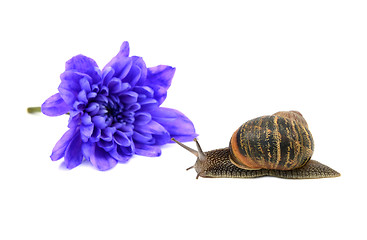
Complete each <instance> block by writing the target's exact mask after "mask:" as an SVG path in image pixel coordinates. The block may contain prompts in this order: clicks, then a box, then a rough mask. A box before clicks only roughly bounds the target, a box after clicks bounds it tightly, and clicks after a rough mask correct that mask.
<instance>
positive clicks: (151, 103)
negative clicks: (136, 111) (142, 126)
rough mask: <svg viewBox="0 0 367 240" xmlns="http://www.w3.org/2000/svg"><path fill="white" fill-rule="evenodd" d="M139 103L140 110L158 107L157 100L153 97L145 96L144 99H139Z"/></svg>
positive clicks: (149, 110)
mask: <svg viewBox="0 0 367 240" xmlns="http://www.w3.org/2000/svg"><path fill="white" fill-rule="evenodd" d="M139 104H140V107H141V108H140V110H141V111H142V112H151V111H153V110H155V109H157V107H158V102H157V100H155V99H153V98H147V99H144V100H141V101H139Z"/></svg>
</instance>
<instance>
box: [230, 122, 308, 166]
mask: <svg viewBox="0 0 367 240" xmlns="http://www.w3.org/2000/svg"><path fill="white" fill-rule="evenodd" d="M300 116H301V118H302V115H300ZM302 119H303V118H302ZM229 148H230V160H231V162H232V163H233V164H234V165H236V166H237V167H239V168H243V169H254V170H255V169H276V170H291V169H296V168H300V167H302V166H304V165H305V164H306V163H307V162H308V161H309V160H310V158H311V156H312V154H313V151H314V142H313V138H312V135H311V132H310V131H309V129H308V127H307V124H303V123H302V121H297V120H294V119H291V118H287V117H282V116H278V115H271V116H262V117H258V118H255V119H252V120H249V121H247V122H246V123H244V124H243V125H242V126H241V127H239V128H238V129H237V131H236V132H235V133H234V134H233V136H232V138H231V141H230V147H229Z"/></svg>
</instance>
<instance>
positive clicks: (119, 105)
mask: <svg viewBox="0 0 367 240" xmlns="http://www.w3.org/2000/svg"><path fill="white" fill-rule="evenodd" d="M174 73H175V68H173V67H170V66H165V65H159V66H156V67H152V68H147V67H146V65H145V62H144V61H143V59H142V58H141V57H136V56H132V57H129V44H128V42H124V43H123V44H122V46H121V48H120V52H119V53H118V54H117V55H116V56H115V57H114V58H113V59H112V60H111V61H110V62H109V63H108V64H107V65H106V66H105V67H104V68H103V70H102V71H101V70H100V69H99V68H98V66H97V64H96V62H95V61H94V60H93V59H91V58H88V57H86V56H83V55H78V56H75V57H73V58H72V59H70V60H69V61H67V62H66V64H65V72H64V73H62V74H61V83H60V85H59V88H58V90H59V92H58V93H56V94H55V95H53V96H51V97H50V98H48V99H47V100H46V101H45V102H44V103H43V104H42V112H43V113H44V114H46V115H48V116H59V115H62V114H65V113H70V118H69V124H68V128H69V130H68V131H67V132H66V133H65V134H64V135H63V136H62V137H61V139H60V140H59V141H58V142H57V143H56V145H55V147H54V149H53V151H52V155H51V159H52V160H53V161H56V160H59V159H61V158H62V157H64V161H65V164H66V167H67V168H69V169H71V168H74V167H76V166H78V165H79V164H81V162H82V161H83V159H86V160H89V161H90V162H91V163H92V164H93V165H94V166H95V167H96V168H97V169H99V170H107V169H110V168H112V167H114V166H115V165H116V164H117V162H126V161H128V160H129V159H130V158H131V157H132V156H133V155H134V154H138V155H143V156H151V157H153V156H159V155H160V154H161V149H160V146H161V145H163V144H166V143H168V142H170V139H171V138H172V137H174V138H176V139H177V140H180V141H189V140H192V139H193V138H195V137H196V136H197V134H196V133H195V129H194V126H193V124H192V122H191V121H190V120H189V119H188V118H187V117H186V116H185V115H184V114H182V113H181V112H179V111H177V110H174V109H169V108H163V107H160V105H161V104H162V102H163V101H164V100H165V98H166V96H167V90H168V88H169V87H170V85H171V81H172V77H173V75H174Z"/></svg>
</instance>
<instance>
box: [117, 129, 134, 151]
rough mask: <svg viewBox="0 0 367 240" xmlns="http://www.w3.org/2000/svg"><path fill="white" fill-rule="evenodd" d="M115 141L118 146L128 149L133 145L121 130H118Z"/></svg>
mask: <svg viewBox="0 0 367 240" xmlns="http://www.w3.org/2000/svg"><path fill="white" fill-rule="evenodd" d="M113 139H114V140H115V142H116V143H117V144H118V145H121V146H123V147H128V146H130V145H131V141H130V139H129V138H128V137H127V136H126V134H125V133H124V132H121V131H120V130H117V131H116V132H115V134H114V135H113Z"/></svg>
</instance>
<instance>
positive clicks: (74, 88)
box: [58, 81, 80, 106]
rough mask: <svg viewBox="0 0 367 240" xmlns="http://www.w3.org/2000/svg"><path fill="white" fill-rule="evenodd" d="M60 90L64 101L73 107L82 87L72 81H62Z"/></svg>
mask: <svg viewBox="0 0 367 240" xmlns="http://www.w3.org/2000/svg"><path fill="white" fill-rule="evenodd" d="M58 90H59V93H60V96H61V97H62V99H64V101H65V102H66V103H67V104H68V105H70V106H73V104H74V102H75V101H76V100H77V96H78V93H79V91H80V87H79V85H78V84H76V83H74V82H72V81H61V83H60V85H59V87H58Z"/></svg>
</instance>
